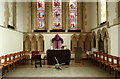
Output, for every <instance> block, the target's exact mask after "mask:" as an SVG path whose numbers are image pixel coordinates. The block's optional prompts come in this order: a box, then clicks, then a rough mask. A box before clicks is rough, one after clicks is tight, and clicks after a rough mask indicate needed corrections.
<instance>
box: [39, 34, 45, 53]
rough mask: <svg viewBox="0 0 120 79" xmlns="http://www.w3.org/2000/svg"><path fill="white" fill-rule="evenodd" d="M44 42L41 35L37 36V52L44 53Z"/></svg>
mask: <svg viewBox="0 0 120 79" xmlns="http://www.w3.org/2000/svg"><path fill="white" fill-rule="evenodd" d="M43 44H44V40H43V35H39V37H38V51H41V52H43V51H44V45H43Z"/></svg>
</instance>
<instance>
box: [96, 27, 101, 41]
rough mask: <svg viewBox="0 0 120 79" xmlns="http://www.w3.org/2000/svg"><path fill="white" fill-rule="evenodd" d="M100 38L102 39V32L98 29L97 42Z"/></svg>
mask: <svg viewBox="0 0 120 79" xmlns="http://www.w3.org/2000/svg"><path fill="white" fill-rule="evenodd" d="M100 36H101V39H102V31H101V30H100V29H99V30H98V31H97V39H98V40H99V38H100Z"/></svg>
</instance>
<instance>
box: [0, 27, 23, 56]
mask: <svg viewBox="0 0 120 79" xmlns="http://www.w3.org/2000/svg"><path fill="white" fill-rule="evenodd" d="M19 51H23V33H20V32H17V31H14V30H10V29H7V28H3V27H0V56H2V55H6V54H10V53H16V52H19Z"/></svg>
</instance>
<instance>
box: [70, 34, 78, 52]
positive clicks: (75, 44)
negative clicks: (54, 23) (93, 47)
mask: <svg viewBox="0 0 120 79" xmlns="http://www.w3.org/2000/svg"><path fill="white" fill-rule="evenodd" d="M74 47H77V36H76V34H73V35H72V36H71V51H72V53H75V49H74Z"/></svg>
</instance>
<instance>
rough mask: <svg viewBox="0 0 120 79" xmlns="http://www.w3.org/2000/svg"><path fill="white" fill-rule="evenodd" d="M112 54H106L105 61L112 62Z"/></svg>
mask: <svg viewBox="0 0 120 79" xmlns="http://www.w3.org/2000/svg"><path fill="white" fill-rule="evenodd" d="M112 58H113V57H112V55H108V57H107V63H113V59H112Z"/></svg>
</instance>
